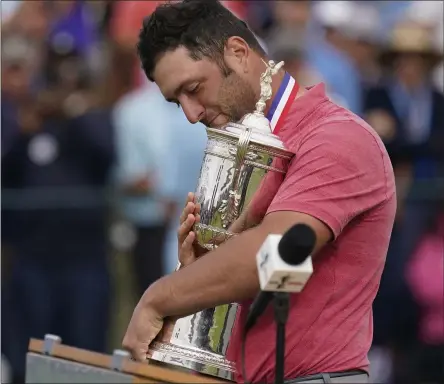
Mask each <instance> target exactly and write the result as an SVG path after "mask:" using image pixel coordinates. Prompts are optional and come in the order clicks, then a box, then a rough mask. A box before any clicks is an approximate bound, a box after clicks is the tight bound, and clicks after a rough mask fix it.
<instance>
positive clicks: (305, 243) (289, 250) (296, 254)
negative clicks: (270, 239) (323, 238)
mask: <svg viewBox="0 0 444 384" xmlns="http://www.w3.org/2000/svg"><path fill="white" fill-rule="evenodd" d="M315 244H316V234H315V232H314V231H313V229H311V228H310V227H309V226H308V225H305V224H296V225H294V226H293V227H291V228H290V229H289V230H288V231H287V232H286V233H285V234H284V235H283V236H282V238H281V240H280V242H279V245H278V251H279V255H280V256H281V258H282V260H283V261H285V262H286V263H287V264H290V265H298V264H302V263H303V262H304V261H305V259H306V258H307V257H308V256H310V253H311V252H312V251H313V248H314V246H315Z"/></svg>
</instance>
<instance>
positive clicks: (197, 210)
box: [194, 203, 200, 214]
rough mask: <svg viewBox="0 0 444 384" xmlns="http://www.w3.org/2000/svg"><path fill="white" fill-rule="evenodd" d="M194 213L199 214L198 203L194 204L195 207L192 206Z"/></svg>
mask: <svg viewBox="0 0 444 384" xmlns="http://www.w3.org/2000/svg"><path fill="white" fill-rule="evenodd" d="M194 213H195V214H196V213H200V204H199V203H196V204H195V206H194Z"/></svg>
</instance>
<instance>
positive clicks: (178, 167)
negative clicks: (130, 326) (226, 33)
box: [1, 0, 444, 383]
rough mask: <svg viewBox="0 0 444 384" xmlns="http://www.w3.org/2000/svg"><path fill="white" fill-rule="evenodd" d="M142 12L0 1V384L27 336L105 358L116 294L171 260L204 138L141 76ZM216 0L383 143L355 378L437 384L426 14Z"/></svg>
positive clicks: (440, 352) (415, 7)
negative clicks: (387, 187)
mask: <svg viewBox="0 0 444 384" xmlns="http://www.w3.org/2000/svg"><path fill="white" fill-rule="evenodd" d="M159 3H162V1H110V0H109V1H106V0H94V1H87V0H63V1H57V0H50V1H42V0H35V1H8V2H2V3H1V17H2V29H1V76H2V77H1V90H2V93H1V160H2V164H1V171H2V172H1V188H2V189H1V197H2V199H1V200H2V201H1V202H2V211H1V215H2V216H1V219H2V228H1V229H2V231H1V236H2V243H1V246H2V281H1V283H2V292H1V294H2V319H1V323H2V324H1V326H2V338H1V348H2V349H1V351H2V366H3V367H4V368H5V369H6V367H9V369H8V371H9V372H10V375H9V377H4V378H2V382H6V381H10V382H11V381H14V382H23V378H24V374H25V371H24V367H25V353H26V350H27V344H28V340H29V338H30V337H35V338H42V337H43V336H44V335H45V334H47V333H53V334H57V335H60V336H61V337H62V340H63V343H65V344H68V345H72V346H76V347H79V348H85V349H89V350H94V351H100V352H109V351H110V350H111V349H112V348H118V347H119V344H118V342H119V337H121V336H122V335H123V331H124V329H123V328H122V327H123V326H125V322H126V319H128V317H129V316H130V311H131V308H132V301H131V300H135V298H138V297H140V295H141V294H142V293H143V291H144V290H145V288H146V287H147V286H148V285H149V284H150V283H151V282H153V281H154V280H155V279H157V278H159V277H160V276H162V275H163V274H166V273H170V272H171V271H173V270H174V268H175V266H176V263H177V241H176V227H177V223H178V215H179V213H180V211H181V209H182V205H183V203H184V201H185V198H186V194H187V192H189V191H193V190H194V188H195V186H196V183H197V178H198V175H199V172H200V165H201V161H202V157H203V151H204V148H205V145H206V133H205V129H204V127H203V126H200V125H199V124H197V125H190V124H189V123H188V122H187V120H186V119H185V117H184V116H183V114H182V112H181V111H180V109H178V108H177V106H175V105H170V104H168V103H166V102H165V101H164V100H163V97H162V95H161V94H160V92H159V90H158V89H157V88H156V86H155V85H153V84H151V83H148V81H147V80H146V79H145V77H144V75H143V74H142V72H141V70H140V66H139V63H138V61H137V57H136V50H135V44H136V42H137V37H138V32H139V29H140V26H141V23H142V20H143V18H144V17H145V16H147V15H149V14H150V13H151V12H152V11H153V10H154V8H155V7H156V6H157V4H159ZM223 3H224V4H225V5H226V6H227V7H228V8H229V9H231V11H232V12H234V13H235V14H237V15H238V17H240V18H242V19H244V20H245V21H246V22H247V23H248V24H249V25H250V27H251V28H252V29H253V30H254V32H255V33H256V35H257V36H258V38H259V39H260V41H261V43H262V44H263V46H264V48H265V49H266V51H267V52H268V53H269V55H270V56H271V57H272V58H273V59H275V60H284V61H285V63H286V68H287V70H288V71H289V72H290V73H291V74H292V75H293V76H294V77H295V78H296V79H297V81H298V82H299V83H301V84H302V85H304V86H310V85H314V84H316V83H318V82H324V83H325V84H326V86H327V89H328V92H329V94H330V97H331V98H332V99H333V100H335V101H336V102H337V103H339V104H341V105H344V106H346V107H347V108H349V109H351V110H352V111H353V112H355V113H357V114H358V115H360V116H362V117H363V118H364V119H366V120H367V121H368V122H369V123H370V124H371V125H372V126H373V128H374V129H375V130H376V131H377V132H378V134H379V135H380V136H381V137H382V139H383V141H384V143H385V144H386V147H387V150H388V152H389V154H390V157H391V160H392V163H393V167H394V170H395V174H396V179H397V194H398V212H397V219H396V223H395V227H394V229H393V236H392V242H391V246H390V249H389V253H388V256H387V263H386V268H385V272H384V275H383V279H382V282H381V287H380V291H379V294H378V297H377V298H376V301H375V304H374V345H373V348H372V350H371V353H370V359H371V363H372V376H371V381H372V382H390V383H419V382H423V383H438V382H439V383H443V382H444V372H443V371H444V325H443V324H444V300H443V298H444V288H443V284H444V283H443V281H444V276H443V269H444V265H443V263H444V262H443V260H444V108H443V106H444V103H443V101H444V97H443V61H442V58H443V17H444V16H443V3H442V2H440V1H365V2H364V1H255V0H248V1H226V2H223ZM122 270H124V272H122ZM122 290H123V291H125V292H130V293H129V294H127V295H126V296H124V298H123V301H130V302H131V304H129V305H128V306H127V307H126V308H127V309H128V310H127V311H126V312H128V313H124V314H123V315H122V312H123V311H124V309H122V307H120V305H117V304H116V297H118V296H119V295H121V291H122ZM119 292H120V293H119ZM119 297H120V296H119ZM118 316H120V317H122V316H123V318H124V319H125V320H124V321H122V324H121V325H119V324H117V323H116V321H114V320H113V319H114V318H116V317H118ZM113 329H114V331H113ZM112 332H114V333H115V334H117V335H118V336H117V337H116V340H112V338H111V337H110V334H111V333H112ZM4 380H5V381H4Z"/></svg>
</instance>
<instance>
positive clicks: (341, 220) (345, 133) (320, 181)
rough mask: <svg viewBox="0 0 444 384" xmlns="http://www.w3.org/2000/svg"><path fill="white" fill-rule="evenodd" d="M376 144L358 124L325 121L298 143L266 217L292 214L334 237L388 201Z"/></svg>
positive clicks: (382, 157) (383, 159)
mask: <svg viewBox="0 0 444 384" xmlns="http://www.w3.org/2000/svg"><path fill="white" fill-rule="evenodd" d="M381 146H382V144H381V143H380V142H379V141H378V139H377V138H376V137H375V136H374V135H373V134H372V133H371V132H370V131H369V130H367V129H366V128H364V127H363V126H361V125H359V124H357V123H354V122H352V121H350V122H343V123H337V122H334V123H330V124H326V125H324V126H322V127H320V128H316V129H315V130H312V131H311V132H309V133H308V134H307V135H306V136H305V137H304V138H303V140H302V141H301V143H300V144H299V148H297V150H296V151H295V152H296V155H295V156H296V157H295V159H293V161H292V163H291V165H290V167H289V169H288V172H287V175H286V177H285V179H284V181H283V183H282V184H281V185H280V187H279V189H278V191H277V193H276V195H275V196H274V198H273V200H272V202H271V204H270V206H269V208H268V211H267V213H270V212H275V211H295V212H301V213H305V214H308V215H310V216H313V217H315V218H317V219H318V220H320V221H322V222H324V223H325V224H326V225H327V226H328V227H330V229H331V231H332V233H333V234H334V237H335V238H336V237H338V236H339V234H340V233H341V232H342V230H343V229H344V228H345V226H346V225H347V224H348V223H349V222H350V221H351V220H353V218H355V217H356V216H357V215H359V214H360V213H362V212H365V211H366V210H368V209H370V208H372V207H374V206H376V205H377V204H380V203H382V202H383V201H384V200H386V199H387V198H388V196H387V195H388V189H387V174H386V172H387V171H388V170H387V169H386V168H387V166H388V165H389V164H388V163H387V160H386V157H387V156H386V155H384V150H383V148H381Z"/></svg>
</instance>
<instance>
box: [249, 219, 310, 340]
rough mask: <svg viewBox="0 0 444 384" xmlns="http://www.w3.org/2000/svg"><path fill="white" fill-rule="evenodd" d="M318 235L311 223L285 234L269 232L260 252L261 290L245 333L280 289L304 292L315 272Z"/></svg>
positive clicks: (296, 227)
mask: <svg viewBox="0 0 444 384" xmlns="http://www.w3.org/2000/svg"><path fill="white" fill-rule="evenodd" d="M315 244H316V234H315V232H314V231H313V229H311V228H310V227H309V226H308V225H305V224H296V225H294V226H293V227H291V228H290V229H289V230H288V231H287V232H286V233H285V234H284V235H268V236H267V238H266V239H265V242H264V243H263V245H262V247H261V248H260V249H259V252H258V253H257V255H256V263H257V268H258V273H259V283H260V287H261V292H260V293H259V294H258V295H257V296H256V298H255V300H254V301H253V303H252V304H251V306H250V310H249V312H248V315H247V320H246V323H245V328H244V332H245V334H246V333H247V332H248V331H249V330H250V329H251V328H252V327H253V326H254V324H255V323H256V321H257V319H258V317H259V316H260V315H261V314H262V313H263V312H264V311H265V309H266V308H267V306H268V304H269V303H270V301H271V300H272V299H273V297H274V294H275V293H276V292H300V291H301V290H302V289H303V288H304V286H305V283H306V282H307V281H308V279H309V278H310V276H311V275H312V273H313V265H312V262H311V257H310V253H311V252H312V251H313V248H314V246H315Z"/></svg>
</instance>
